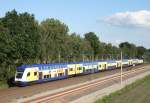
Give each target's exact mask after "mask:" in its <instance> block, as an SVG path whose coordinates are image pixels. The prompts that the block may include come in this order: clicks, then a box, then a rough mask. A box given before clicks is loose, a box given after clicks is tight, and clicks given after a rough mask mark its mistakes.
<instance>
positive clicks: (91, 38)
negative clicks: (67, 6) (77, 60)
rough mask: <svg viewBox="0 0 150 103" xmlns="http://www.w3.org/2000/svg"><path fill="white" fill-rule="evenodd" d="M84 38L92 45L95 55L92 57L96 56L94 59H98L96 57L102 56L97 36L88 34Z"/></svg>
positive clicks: (92, 33) (91, 33)
mask: <svg viewBox="0 0 150 103" xmlns="http://www.w3.org/2000/svg"><path fill="white" fill-rule="evenodd" d="M84 36H85V40H87V41H88V42H89V43H90V45H91V47H92V49H93V50H94V54H91V55H94V58H96V56H98V55H99V54H100V50H101V46H100V41H99V38H98V37H97V36H96V34H95V33H94V32H89V33H86V34H85V35H84Z"/></svg>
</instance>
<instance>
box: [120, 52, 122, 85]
mask: <svg viewBox="0 0 150 103" xmlns="http://www.w3.org/2000/svg"><path fill="white" fill-rule="evenodd" d="M120 80H121V85H122V51H121V72H120Z"/></svg>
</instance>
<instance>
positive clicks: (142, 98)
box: [95, 75, 150, 103]
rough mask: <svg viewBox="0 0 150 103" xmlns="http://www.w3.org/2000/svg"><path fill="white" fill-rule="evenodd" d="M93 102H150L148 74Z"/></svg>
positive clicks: (149, 79)
mask: <svg viewBox="0 0 150 103" xmlns="http://www.w3.org/2000/svg"><path fill="white" fill-rule="evenodd" d="M95 103H150V75H148V76H146V77H144V78H142V79H140V80H137V81H136V82H134V83H132V84H130V85H128V86H126V87H125V88H123V89H121V90H119V91H116V92H114V93H111V94H110V95H108V96H104V97H103V98H102V99H99V100H98V101H96V102H95Z"/></svg>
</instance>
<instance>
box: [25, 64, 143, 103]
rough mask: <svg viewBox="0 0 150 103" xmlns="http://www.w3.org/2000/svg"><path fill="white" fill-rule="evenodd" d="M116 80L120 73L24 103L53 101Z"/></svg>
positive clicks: (129, 73) (126, 72) (126, 74)
mask: <svg viewBox="0 0 150 103" xmlns="http://www.w3.org/2000/svg"><path fill="white" fill-rule="evenodd" d="M144 70H145V66H144V67H141V68H138V69H133V70H130V71H125V72H124V73H123V77H125V76H129V75H131V74H135V73H138V72H142V71H144ZM118 78H120V73H116V74H114V75H111V76H110V77H108V78H104V79H100V80H96V81H94V82H93V81H92V82H89V83H87V84H83V85H80V86H77V87H74V88H70V89H67V90H64V91H61V92H57V93H53V94H49V95H45V96H41V97H38V98H35V99H32V100H28V101H25V102H24V103H41V102H46V101H50V100H54V99H57V98H60V97H61V96H66V95H70V94H72V93H75V92H80V91H83V90H87V89H89V88H93V87H96V86H99V85H101V84H103V83H106V82H109V81H112V80H115V79H118Z"/></svg>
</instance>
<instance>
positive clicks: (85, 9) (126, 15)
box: [0, 0, 150, 48]
mask: <svg viewBox="0 0 150 103" xmlns="http://www.w3.org/2000/svg"><path fill="white" fill-rule="evenodd" d="M149 4H150V0H0V17H3V16H4V15H5V13H6V12H7V11H10V10H12V9H16V10H17V11H18V12H29V13H33V14H34V15H35V18H36V19H37V20H38V21H42V20H44V19H45V18H57V19H59V20H61V21H63V22H64V23H65V24H67V25H68V26H69V29H70V32H77V33H79V34H80V35H82V36H83V34H84V33H86V32H89V31H93V32H95V33H96V34H97V35H98V36H99V38H100V40H101V41H103V42H110V43H112V44H114V45H117V44H118V43H120V42H123V41H129V42H131V43H135V44H136V45H138V46H139V45H142V46H145V47H147V48H150V39H149V38H150V25H149V24H150V19H148V17H150V6H149Z"/></svg>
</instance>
